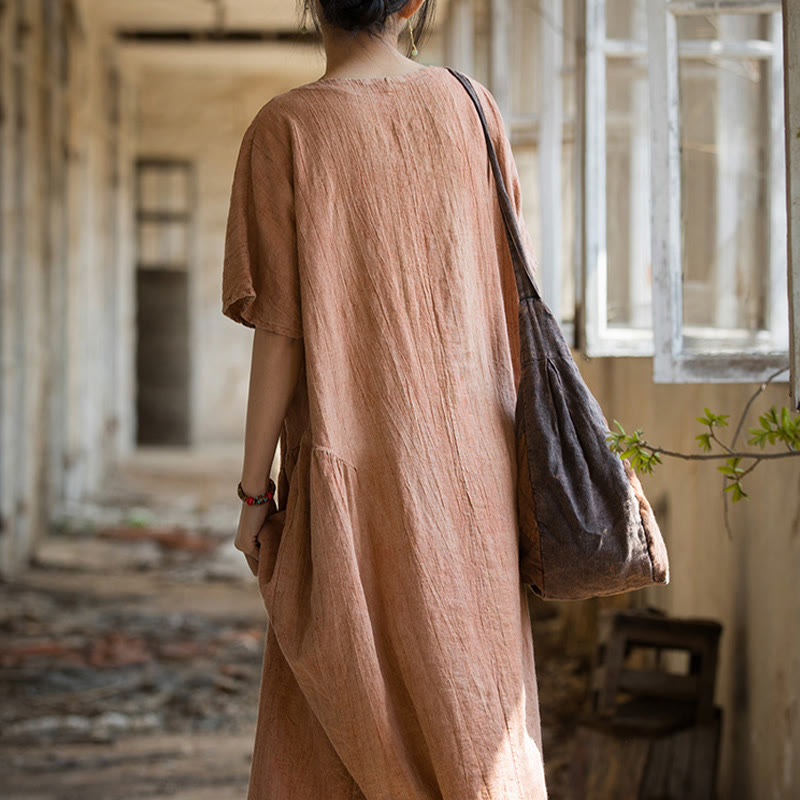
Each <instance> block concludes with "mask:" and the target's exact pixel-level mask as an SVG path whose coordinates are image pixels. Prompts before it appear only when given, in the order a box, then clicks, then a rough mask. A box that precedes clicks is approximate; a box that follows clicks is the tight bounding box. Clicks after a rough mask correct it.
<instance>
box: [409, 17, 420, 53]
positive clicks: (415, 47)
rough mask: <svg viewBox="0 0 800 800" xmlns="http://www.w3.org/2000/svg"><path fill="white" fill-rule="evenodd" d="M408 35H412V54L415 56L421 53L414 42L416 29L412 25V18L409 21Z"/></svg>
mask: <svg viewBox="0 0 800 800" xmlns="http://www.w3.org/2000/svg"><path fill="white" fill-rule="evenodd" d="M408 35H409V36H410V37H411V55H412V56H415V55H417V54H418V53H419V50H417V46H416V45H415V44H414V29H413V28H412V27H411V20H410V19H409V21H408Z"/></svg>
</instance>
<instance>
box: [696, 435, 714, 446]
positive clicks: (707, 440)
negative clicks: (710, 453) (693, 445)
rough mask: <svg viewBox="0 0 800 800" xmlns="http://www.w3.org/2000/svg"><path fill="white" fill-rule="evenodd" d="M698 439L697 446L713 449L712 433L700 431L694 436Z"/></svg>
mask: <svg viewBox="0 0 800 800" xmlns="http://www.w3.org/2000/svg"><path fill="white" fill-rule="evenodd" d="M694 438H695V440H696V441H697V446H698V447H699V448H700V449H701V450H710V449H711V434H710V433H698V434H697V436H695V437H694Z"/></svg>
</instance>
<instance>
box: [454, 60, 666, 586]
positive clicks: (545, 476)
mask: <svg viewBox="0 0 800 800" xmlns="http://www.w3.org/2000/svg"><path fill="white" fill-rule="evenodd" d="M447 69H448V70H449V71H450V72H451V73H452V74H453V75H454V76H455V77H456V78H457V79H458V80H459V81H460V82H461V84H462V85H463V86H464V88H465V89H466V90H467V93H468V94H469V96H470V97H471V98H472V102H473V103H474V104H475V107H476V109H477V111H478V116H479V117H480V120H481V123H482V125H483V132H484V135H485V138H486V144H487V148H488V151H489V159H490V161H491V166H492V171H493V173H494V177H495V182H496V184H497V192H498V196H499V198H500V207H501V209H502V213H503V221H504V223H505V229H506V234H507V238H508V244H509V248H510V250H511V257H512V261H513V263H514V272H515V273H516V280H517V290H518V292H519V332H520V346H521V362H520V364H521V375H520V382H519V387H518V394H517V406H516V433H517V466H518V478H517V503H518V511H519V528H520V530H519V533H520V575H521V578H522V582H523V583H525V584H527V585H528V586H529V587H530V588H531V590H532V591H533V592H535V593H536V594H537V595H539V596H540V597H542V598H544V599H545V600H581V599H585V598H589V597H599V596H603V595H612V594H621V593H622V592H628V591H631V590H633V589H641V588H642V587H645V586H649V585H652V584H667V583H669V559H668V556H667V548H666V545H665V544H664V539H663V537H662V535H661V531H660V530H659V527H658V524H657V522H656V519H655V516H654V515H653V510H652V508H651V507H650V504H649V503H648V501H647V498H646V497H645V496H644V492H643V491H642V485H641V483H640V481H639V479H638V477H637V475H636V473H635V472H634V471H633V469H632V468H631V466H630V462H629V461H628V460H627V459H622V458H620V456H619V455H617V454H616V453H614V452H612V451H611V450H610V448H609V446H608V443H607V440H606V435H607V433H608V423H607V422H606V419H605V417H604V416H603V412H602V410H601V408H600V404H599V403H598V402H597V400H596V398H595V397H594V396H593V395H592V393H591V391H590V390H589V388H588V386H587V385H586V383H585V382H584V381H583V378H582V377H581V374H580V372H579V370H578V366H577V364H576V363H575V360H574V359H573V357H572V353H571V351H570V349H569V346H568V345H567V343H566V341H565V340H564V337H563V335H562V333H561V329H560V327H559V325H558V322H557V321H556V319H555V317H554V316H553V314H552V312H551V311H550V309H549V308H548V307H547V305H546V304H545V303H544V301H543V300H542V298H541V295H540V294H539V290H538V289H537V288H536V284H535V283H534V280H533V269H532V268H531V267H530V265H529V261H528V257H527V253H526V252H525V247H524V246H523V243H522V239H521V236H520V232H519V229H518V224H517V219H516V215H515V213H514V210H513V207H512V204H511V199H510V198H509V196H508V193H507V191H506V188H505V184H504V182H503V176H502V173H501V170H500V165H499V163H498V161H497V154H496V153H495V149H494V144H493V142H492V139H491V135H490V134H489V128H488V126H487V123H486V117H485V115H484V112H483V107H482V106H481V102H480V99H479V98H478V95H477V94H476V92H475V88H474V86H473V85H472V83H471V82H470V80H469V79H468V78H467V77H466V76H465V75H463V74H462V73H460V72H458V71H457V70H455V69H452V68H450V67H448V68H447Z"/></svg>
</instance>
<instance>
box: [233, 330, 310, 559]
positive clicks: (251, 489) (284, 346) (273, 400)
mask: <svg viewBox="0 0 800 800" xmlns="http://www.w3.org/2000/svg"><path fill="white" fill-rule="evenodd" d="M302 360H303V340H302V339H294V338H291V337H289V336H283V335H282V334H279V333H273V332H272V331H268V330H266V329H264V328H256V329H255V333H254V335H253V354H252V359H251V363H250V388H249V392H248V398H247V416H246V419H245V434H244V464H243V466H242V489H244V491H245V493H246V494H249V495H259V494H263V493H264V492H266V491H267V486H268V483H269V471H270V467H271V466H272V460H273V458H274V457H275V449H276V448H277V446H278V440H279V438H280V434H281V427H282V425H283V420H284V418H285V417H286V412H287V410H288V407H289V401H290V400H291V399H292V394H293V393H294V389H295V386H296V385H297V379H298V376H299V374H300V367H301V365H302ZM266 515H267V505H266V504H263V505H252V506H249V505H247V504H246V503H242V510H241V515H240V517H239V527H238V530H237V532H236V539H235V541H234V546H235V547H236V549H237V550H241V551H242V552H243V553H245V554H247V555H249V556H251V557H252V558H256V559H257V558H258V543H257V542H256V535H257V534H258V531H259V530H260V528H261V526H262V525H263V523H264V519H265V518H266Z"/></svg>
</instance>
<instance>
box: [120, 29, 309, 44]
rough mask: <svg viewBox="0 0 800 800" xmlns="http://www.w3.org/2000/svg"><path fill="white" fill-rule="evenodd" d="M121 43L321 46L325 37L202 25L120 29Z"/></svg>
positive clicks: (295, 32) (292, 32)
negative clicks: (219, 28)
mask: <svg viewBox="0 0 800 800" xmlns="http://www.w3.org/2000/svg"><path fill="white" fill-rule="evenodd" d="M116 36H117V39H118V40H119V41H121V42H138V43H143V44H238V43H247V44H249V43H252V42H270V43H272V42H293V43H299V44H309V45H312V44H313V45H317V44H319V42H320V41H321V37H320V36H319V35H318V34H317V33H315V32H313V31H309V32H308V33H301V32H300V31H277V30H257V29H254V28H253V29H251V28H245V29H241V30H217V29H201V28H183V29H180V28H168V29H158V30H153V29H149V30H148V29H142V30H136V29H125V28H119V29H117V31H116Z"/></svg>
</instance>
